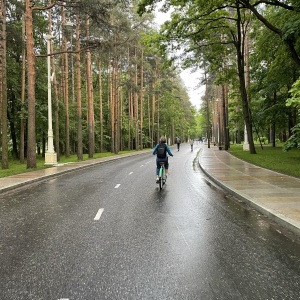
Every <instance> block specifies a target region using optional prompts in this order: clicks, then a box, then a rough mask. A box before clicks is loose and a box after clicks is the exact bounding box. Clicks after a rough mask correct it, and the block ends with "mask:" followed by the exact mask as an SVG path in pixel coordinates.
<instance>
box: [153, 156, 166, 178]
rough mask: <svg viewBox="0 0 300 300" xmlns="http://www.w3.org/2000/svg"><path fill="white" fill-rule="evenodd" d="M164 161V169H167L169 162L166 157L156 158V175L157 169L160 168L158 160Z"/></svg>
mask: <svg viewBox="0 0 300 300" xmlns="http://www.w3.org/2000/svg"><path fill="white" fill-rule="evenodd" d="M162 161H164V162H165V169H166V170H167V169H168V168H169V162H168V157H165V158H159V157H157V158H156V175H157V176H158V174H159V169H160V162H162Z"/></svg>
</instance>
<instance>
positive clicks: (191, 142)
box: [190, 139, 194, 151]
mask: <svg viewBox="0 0 300 300" xmlns="http://www.w3.org/2000/svg"><path fill="white" fill-rule="evenodd" d="M190 145H191V151H193V147H194V140H193V139H190Z"/></svg>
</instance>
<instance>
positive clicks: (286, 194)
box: [0, 145, 300, 236]
mask: <svg viewBox="0 0 300 300" xmlns="http://www.w3.org/2000/svg"><path fill="white" fill-rule="evenodd" d="M150 151H152V150H150ZM145 152H149V150H144V151H138V152H134V153H130V154H123V155H116V156H110V157H105V158H98V159H93V160H87V161H83V162H76V163H68V164H63V165H59V164H58V165H57V166H54V167H51V168H47V169H44V170H38V171H32V172H28V173H23V174H18V175H13V176H9V177H5V178H0V193H1V192H5V191H8V190H11V189H14V188H17V187H19V186H24V185H26V184H28V183H29V182H35V181H39V180H43V179H48V178H51V177H54V176H57V175H60V174H62V173H66V172H70V171H73V170H74V169H77V168H87V167H89V166H92V165H95V164H99V163H102V162H107V161H111V160H116V159H120V158H122V157H124V156H132V155H137V154H143V153H145ZM199 165H200V167H201V169H202V170H203V171H204V173H205V174H206V175H207V176H208V177H210V178H211V179H212V180H213V181H215V182H216V183H217V184H218V185H220V186H222V187H223V188H224V189H226V190H227V191H229V192H230V193H231V194H233V195H235V196H237V197H239V198H242V199H243V200H244V201H246V202H248V204H250V205H251V206H253V207H255V208H256V209H257V210H258V211H260V212H261V213H262V214H264V215H267V216H268V217H270V218H271V219H273V220H275V221H276V222H277V223H279V224H281V225H282V226H284V227H286V228H288V229H289V230H290V231H292V232H294V233H296V234H297V235H299V236H300V179H297V178H294V177H290V176H286V175H282V174H279V173H276V172H273V171H270V170H266V169H263V168H260V167H257V166H254V165H251V164H249V163H246V162H244V161H242V160H240V159H238V158H235V157H234V156H232V155H230V154H229V153H228V152H227V151H224V150H221V151H220V150H219V148H218V147H216V146H212V147H211V148H207V145H203V146H202V148H201V153H200V156H199Z"/></svg>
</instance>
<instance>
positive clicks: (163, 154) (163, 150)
mask: <svg viewBox="0 0 300 300" xmlns="http://www.w3.org/2000/svg"><path fill="white" fill-rule="evenodd" d="M167 153H168V154H169V155H170V156H173V154H172V152H171V150H170V148H169V146H168V145H167V140H166V138H165V137H164V136H162V137H161V138H160V143H159V144H157V145H156V146H155V148H154V150H153V155H155V154H156V157H157V158H156V183H158V181H159V178H158V174H159V169H160V162H165V169H166V175H168V169H169V162H168V155H167Z"/></svg>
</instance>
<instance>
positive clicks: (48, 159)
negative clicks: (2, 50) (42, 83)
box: [45, 34, 57, 165]
mask: <svg viewBox="0 0 300 300" xmlns="http://www.w3.org/2000/svg"><path fill="white" fill-rule="evenodd" d="M52 38H53V36H52V35H50V34H47V35H46V40H47V66H48V149H47V151H46V153H45V165H55V164H56V163H57V155H56V152H55V151H54V145H53V129H52V99H51V79H52V77H51V56H50V54H51V53H50V42H51V39H52Z"/></svg>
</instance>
